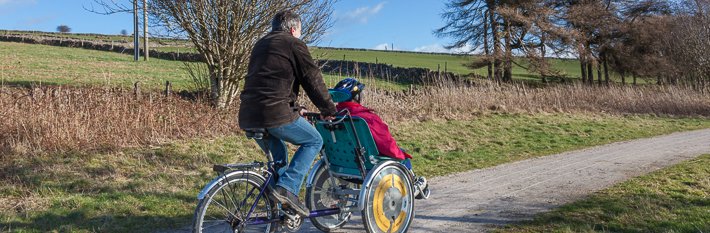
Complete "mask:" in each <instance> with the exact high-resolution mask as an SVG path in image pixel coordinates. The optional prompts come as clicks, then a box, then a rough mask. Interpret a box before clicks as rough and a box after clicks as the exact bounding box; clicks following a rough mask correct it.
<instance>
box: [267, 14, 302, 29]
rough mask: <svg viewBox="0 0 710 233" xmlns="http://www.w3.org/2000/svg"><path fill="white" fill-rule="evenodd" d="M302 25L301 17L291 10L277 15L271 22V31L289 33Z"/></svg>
mask: <svg viewBox="0 0 710 233" xmlns="http://www.w3.org/2000/svg"><path fill="white" fill-rule="evenodd" d="M300 24H301V17H300V16H298V14H296V13H294V12H293V11H290V10H284V11H280V12H279V13H276V15H275V16H274V19H273V20H272V21H271V30H273V31H288V30H291V28H292V27H298V26H300Z"/></svg>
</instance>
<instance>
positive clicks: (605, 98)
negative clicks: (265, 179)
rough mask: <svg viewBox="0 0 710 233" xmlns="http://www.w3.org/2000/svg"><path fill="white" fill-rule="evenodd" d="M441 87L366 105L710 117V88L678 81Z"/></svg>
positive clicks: (397, 116) (373, 97)
mask: <svg viewBox="0 0 710 233" xmlns="http://www.w3.org/2000/svg"><path fill="white" fill-rule="evenodd" d="M364 80H365V82H366V83H367V82H368V79H364ZM440 86H443V87H440V88H435V89H434V88H429V89H418V90H405V91H400V92H388V91H381V90H372V89H370V90H368V91H367V93H366V95H365V98H364V100H363V105H364V106H366V107H369V108H372V109H375V110H377V114H378V115H380V117H382V119H383V120H384V121H385V122H398V121H407V120H419V121H426V120H431V119H441V118H443V119H469V118H471V117H476V116H479V115H481V114H485V113H486V112H499V113H609V114H656V115H664V116H685V117H694V116H710V90H696V89H693V88H684V87H679V86H620V85H619V86H602V87H599V86H588V85H584V84H571V85H552V86H549V87H544V88H530V87H527V86H525V85H522V84H518V85H515V84H513V85H509V84H506V85H496V84H487V83H480V82H479V83H478V84H477V85H475V86H471V87H466V86H465V85H457V86H452V85H440ZM302 99H306V98H302ZM307 104H310V103H307ZM309 109H315V108H314V107H312V106H311V107H310V108H309Z"/></svg>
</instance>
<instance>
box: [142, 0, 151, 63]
mask: <svg viewBox="0 0 710 233" xmlns="http://www.w3.org/2000/svg"><path fill="white" fill-rule="evenodd" d="M143 56H144V59H145V61H148V57H150V50H148V0H143Z"/></svg>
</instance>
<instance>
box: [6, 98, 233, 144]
mask: <svg viewBox="0 0 710 233" xmlns="http://www.w3.org/2000/svg"><path fill="white" fill-rule="evenodd" d="M151 96H152V97H151ZM0 118H2V119H3V120H2V121H0V154H35V153H40V154H43V153H54V152H65V151H76V152H86V151H115V150H117V149H120V148H126V147H133V146H138V145H159V144H162V143H165V142H171V141H174V140H182V139H188V138H193V137H202V136H207V137H209V136H217V135H231V134H232V133H233V132H235V131H236V129H237V124H236V115H235V114H233V113H232V112H230V111H220V110H216V109H213V108H211V107H209V106H206V105H203V104H195V103H194V102H191V101H186V100H182V99H179V98H174V97H171V98H164V97H160V95H159V94H157V93H152V94H150V95H148V94H144V98H143V99H142V100H135V99H134V97H133V91H132V90H130V89H123V88H103V87H91V88H68V87H52V88H47V87H43V88H38V87H35V88H33V89H24V88H23V89H9V88H5V87H3V88H2V91H0Z"/></svg>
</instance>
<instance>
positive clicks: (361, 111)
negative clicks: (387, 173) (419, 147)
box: [337, 102, 412, 159]
mask: <svg viewBox="0 0 710 233" xmlns="http://www.w3.org/2000/svg"><path fill="white" fill-rule="evenodd" d="M337 108H338V111H340V110H341V109H343V108H347V109H348V111H350V115H351V116H356V117H360V118H362V119H364V120H365V122H367V125H368V126H370V133H372V137H373V138H374V139H375V145H377V150H378V151H379V152H380V156H387V157H391V158H396V159H405V158H410V159H411V158H412V156H411V155H409V154H407V153H405V152H404V151H402V150H400V149H399V146H397V142H395V141H394V138H392V134H390V130H389V127H387V125H386V124H385V123H384V122H382V119H381V118H380V117H379V116H377V115H376V114H374V113H372V112H374V111H375V110H372V109H369V108H366V107H363V106H362V105H360V104H358V103H353V102H340V103H338V106H337Z"/></svg>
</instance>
